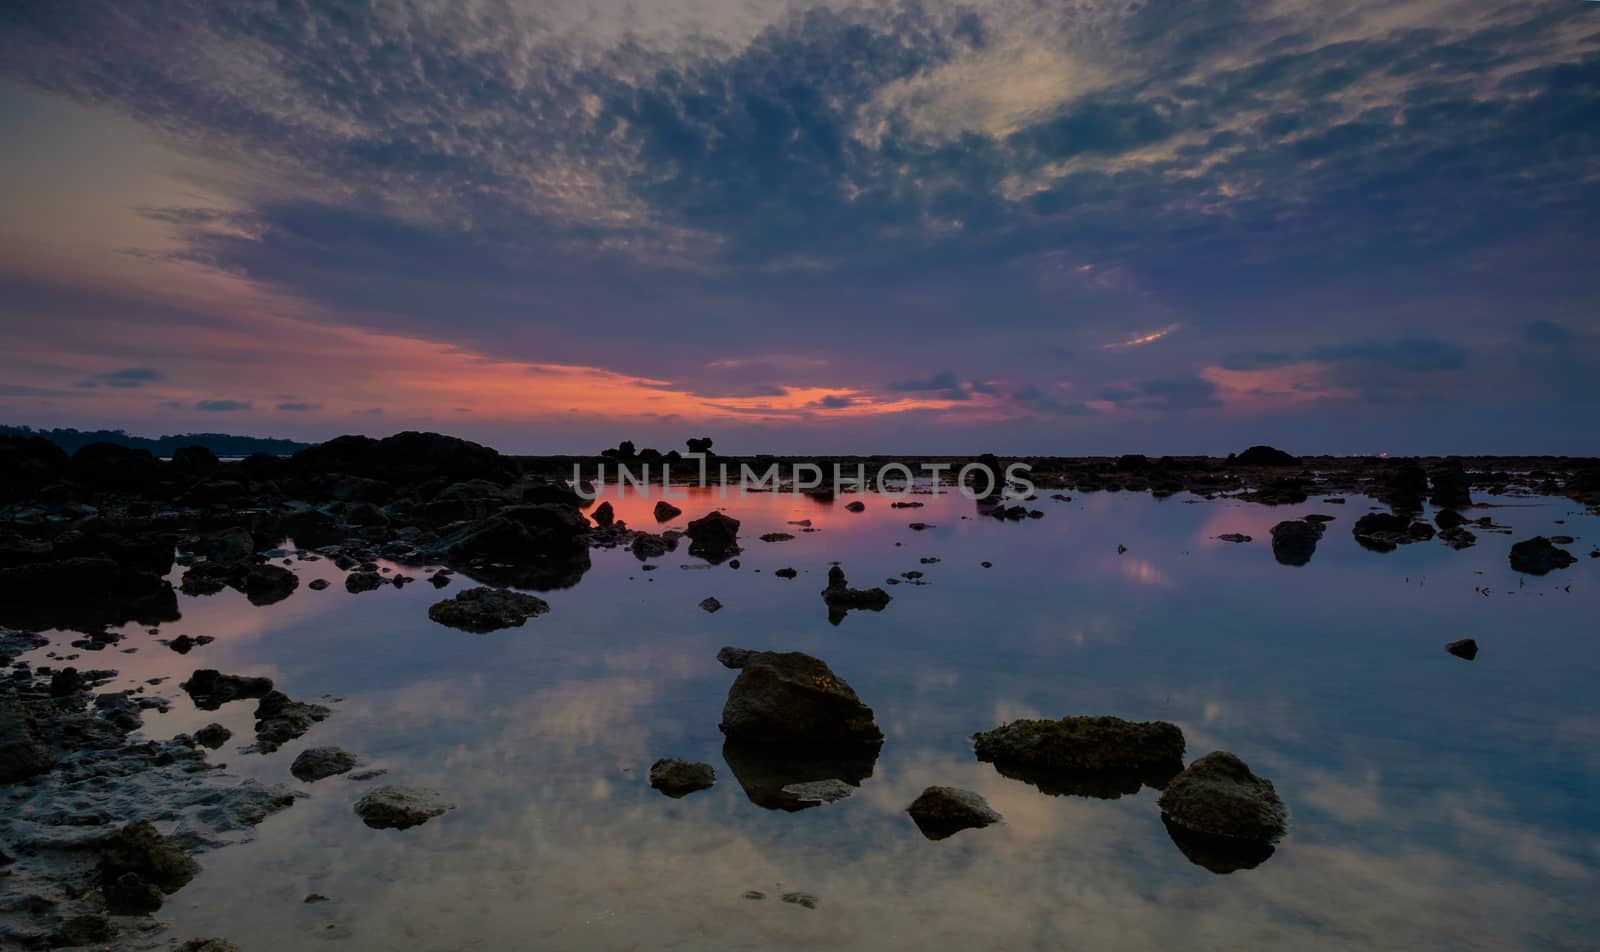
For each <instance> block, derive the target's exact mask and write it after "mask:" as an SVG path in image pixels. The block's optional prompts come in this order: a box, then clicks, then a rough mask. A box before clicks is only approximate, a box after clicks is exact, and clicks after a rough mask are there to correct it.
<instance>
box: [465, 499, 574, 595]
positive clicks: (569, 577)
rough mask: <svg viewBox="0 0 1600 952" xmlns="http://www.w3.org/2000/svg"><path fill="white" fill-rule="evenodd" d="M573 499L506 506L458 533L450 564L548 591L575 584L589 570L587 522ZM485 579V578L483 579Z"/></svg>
mask: <svg viewBox="0 0 1600 952" xmlns="http://www.w3.org/2000/svg"><path fill="white" fill-rule="evenodd" d="M576 498H577V497H576V496H574V497H573V499H574V503H573V504H572V505H566V504H562V503H541V504H537V505H522V506H510V507H507V508H505V509H502V510H500V511H499V512H497V513H495V514H494V515H493V516H491V517H489V518H488V519H486V520H484V521H483V522H481V523H477V524H475V525H473V526H472V527H470V528H468V529H466V530H463V531H462V532H460V533H458V534H456V535H455V536H454V537H453V540H452V541H450V542H448V543H447V544H446V546H445V548H446V551H447V552H448V555H449V558H450V559H451V561H452V563H455V564H457V565H458V566H479V567H478V568H476V569H474V570H473V574H474V575H475V576H477V577H480V578H485V576H486V575H492V577H493V580H494V581H495V582H496V583H497V584H502V585H512V586H515V587H518V588H535V589H552V588H564V587H568V586H571V585H575V584H577V582H578V581H579V580H580V579H581V578H582V577H583V573H585V572H587V571H588V570H589V566H590V562H589V535H588V534H589V523H588V520H586V519H584V517H583V515H582V514H581V513H579V512H578V509H577V505H576V501H575V500H576ZM485 580H486V581H487V580H489V579H488V578H485Z"/></svg>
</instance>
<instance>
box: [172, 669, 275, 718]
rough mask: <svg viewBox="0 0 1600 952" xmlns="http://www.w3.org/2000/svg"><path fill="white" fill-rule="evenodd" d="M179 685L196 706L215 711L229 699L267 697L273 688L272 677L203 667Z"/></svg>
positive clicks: (203, 709)
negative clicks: (254, 676)
mask: <svg viewBox="0 0 1600 952" xmlns="http://www.w3.org/2000/svg"><path fill="white" fill-rule="evenodd" d="M178 686H179V687H181V688H183V689H184V690H185V691H187V692H188V694H189V697H190V699H192V700H193V701H194V706H195V707H197V708H199V709H200V710H202V711H214V710H216V709H217V708H219V707H221V706H222V705H224V704H226V703H228V702H229V701H238V700H243V699H246V698H251V699H254V698H263V697H266V696H267V693H268V692H270V691H271V690H272V679H271V678H250V677H240V676H238V675H234V674H223V673H221V672H220V671H217V670H216V669H215V668H201V669H200V670H198V671H196V672H195V673H194V674H191V675H190V676H189V680H187V681H185V682H183V683H182V684H180V685H178Z"/></svg>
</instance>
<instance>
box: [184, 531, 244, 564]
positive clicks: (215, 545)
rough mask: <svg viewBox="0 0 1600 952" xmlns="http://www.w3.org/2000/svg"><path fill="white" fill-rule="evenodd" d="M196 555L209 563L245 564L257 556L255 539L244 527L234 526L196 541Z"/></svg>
mask: <svg viewBox="0 0 1600 952" xmlns="http://www.w3.org/2000/svg"><path fill="white" fill-rule="evenodd" d="M194 554H195V555H199V556H204V557H205V559H206V560H207V561H209V562H245V561H248V560H249V559H251V558H252V557H254V556H255V554H256V543H255V537H254V536H252V535H251V534H250V530H249V529H246V528H244V527H242V526H232V527H229V528H227V529H222V530H219V531H217V532H213V533H211V534H210V535H207V536H202V537H201V538H199V539H196V540H195V543H194Z"/></svg>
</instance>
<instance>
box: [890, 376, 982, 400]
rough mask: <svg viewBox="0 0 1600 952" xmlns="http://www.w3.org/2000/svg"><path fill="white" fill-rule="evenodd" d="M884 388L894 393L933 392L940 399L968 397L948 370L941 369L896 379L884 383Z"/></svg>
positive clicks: (962, 398) (965, 389)
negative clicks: (909, 377)
mask: <svg viewBox="0 0 1600 952" xmlns="http://www.w3.org/2000/svg"><path fill="white" fill-rule="evenodd" d="M884 389H885V390H888V391H891V392H894V393H933V394H937V395H938V397H939V398H940V399H942V400H967V399H970V394H969V393H968V392H967V388H966V387H965V386H964V385H963V384H962V382H961V381H960V380H959V379H957V377H956V375H955V372H954V371H950V370H941V371H939V372H938V373H935V374H932V375H930V376H927V377H919V378H912V379H909V380H897V381H894V382H892V383H887V384H884Z"/></svg>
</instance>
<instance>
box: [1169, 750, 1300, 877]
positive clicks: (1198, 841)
mask: <svg viewBox="0 0 1600 952" xmlns="http://www.w3.org/2000/svg"><path fill="white" fill-rule="evenodd" d="M1157 802H1158V803H1159V804H1160V806H1161V816H1162V819H1163V820H1165V821H1166V823H1167V828H1168V832H1169V833H1171V834H1172V837H1173V840H1174V842H1176V843H1177V844H1178V846H1179V848H1180V849H1182V850H1183V852H1184V854H1185V855H1187V856H1188V857H1189V858H1190V859H1191V860H1193V861H1194V862H1196V863H1198V864H1199V865H1201V866H1205V867H1206V868H1207V869H1211V870H1213V871H1214V872H1231V871H1232V870H1234V869H1244V868H1249V867H1251V866H1255V865H1258V864H1259V863H1260V862H1261V861H1262V860H1264V859H1266V857H1268V856H1270V855H1271V854H1272V850H1271V844H1272V843H1273V842H1274V841H1276V840H1277V839H1278V838H1279V837H1281V836H1283V834H1284V830H1285V813H1284V809H1283V801H1281V800H1279V799H1278V793H1277V791H1276V790H1274V789H1273V787H1272V781H1270V780H1266V779H1263V778H1261V777H1257V776H1256V775H1255V774H1254V773H1251V772H1250V768H1249V766H1247V765H1246V764H1245V762H1244V761H1242V760H1240V759H1239V758H1238V757H1236V756H1234V755H1233V754H1230V753H1228V752H1227V751H1225V750H1218V751H1213V752H1211V753H1209V754H1206V755H1205V756H1204V757H1201V758H1200V759H1198V760H1196V761H1195V762H1194V763H1192V764H1190V765H1189V766H1188V767H1187V768H1186V769H1185V770H1184V771H1183V772H1182V773H1180V774H1178V776H1176V777H1174V778H1173V780H1172V782H1171V783H1169V784H1167V788H1166V789H1165V790H1164V791H1162V794H1161V798H1160V800H1159V801H1157Z"/></svg>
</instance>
